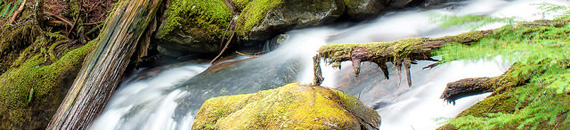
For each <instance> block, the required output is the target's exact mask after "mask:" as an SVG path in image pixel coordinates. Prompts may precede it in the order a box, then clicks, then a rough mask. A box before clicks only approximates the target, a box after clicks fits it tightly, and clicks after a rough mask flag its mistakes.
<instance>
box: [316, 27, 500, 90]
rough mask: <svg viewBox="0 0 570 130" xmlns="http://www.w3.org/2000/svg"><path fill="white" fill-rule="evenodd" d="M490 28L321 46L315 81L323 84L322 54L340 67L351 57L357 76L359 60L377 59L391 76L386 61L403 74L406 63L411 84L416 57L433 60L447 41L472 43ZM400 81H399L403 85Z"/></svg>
mask: <svg viewBox="0 0 570 130" xmlns="http://www.w3.org/2000/svg"><path fill="white" fill-rule="evenodd" d="M492 34H493V32H492V31H491V30H487V31H473V32H468V33H463V34H459V35H456V36H447V37H442V38H407V39H401V40H397V41H393V42H374V43H361V44H332V45H325V46H322V47H321V48H320V49H319V50H318V54H317V55H316V56H315V57H314V58H315V60H314V63H313V64H315V68H314V71H315V73H314V74H315V76H314V77H315V78H314V80H313V81H314V82H313V84H315V85H320V83H321V82H322V80H324V79H323V78H322V75H321V74H320V73H319V72H318V71H320V66H319V64H320V60H319V59H320V58H323V59H325V60H326V62H327V63H329V64H332V65H333V67H337V68H341V66H340V63H341V62H343V61H352V66H353V68H354V73H355V78H357V77H358V74H359V73H360V64H361V63H362V62H364V61H369V62H373V63H376V64H377V65H378V66H379V68H380V69H381V70H382V72H383V73H384V76H385V77H386V78H388V67H387V66H386V63H387V62H392V63H394V65H395V66H396V68H397V70H398V75H399V76H400V77H401V75H400V74H401V68H402V67H404V69H405V71H406V77H407V79H408V85H409V86H411V85H412V82H411V74H410V66H411V64H414V63H415V61H416V60H434V59H432V58H431V57H432V51H434V50H437V49H439V48H441V47H443V46H444V45H445V44H447V43H460V44H465V45H470V44H471V43H473V42H477V41H479V39H482V38H484V37H487V36H490V35H492ZM400 84H401V83H398V85H400Z"/></svg>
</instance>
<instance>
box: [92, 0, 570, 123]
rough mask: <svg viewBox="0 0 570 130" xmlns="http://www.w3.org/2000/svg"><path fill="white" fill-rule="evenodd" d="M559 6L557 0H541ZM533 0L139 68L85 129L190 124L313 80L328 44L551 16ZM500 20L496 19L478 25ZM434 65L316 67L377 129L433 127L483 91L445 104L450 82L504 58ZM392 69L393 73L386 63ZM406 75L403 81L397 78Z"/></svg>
mask: <svg viewBox="0 0 570 130" xmlns="http://www.w3.org/2000/svg"><path fill="white" fill-rule="evenodd" d="M544 1H546V2H549V3H553V4H565V5H568V3H569V2H567V1H562V0H544ZM541 2H543V1H538V0H467V1H461V2H451V3H447V4H445V6H442V8H437V9H429V10H426V9H407V10H404V11H395V12H389V13H387V14H386V15H384V16H381V17H379V18H377V19H374V20H369V21H365V22H361V23H358V24H356V25H353V26H349V27H347V26H346V25H348V24H344V23H338V24H336V25H330V26H325V27H314V28H307V29H301V30H293V31H289V32H287V36H286V37H287V38H286V39H285V40H284V41H282V42H281V43H280V46H279V47H277V48H276V49H274V50H273V51H271V52H269V53H267V54H264V55H262V56H260V57H258V58H247V57H239V58H237V59H235V60H234V61H230V62H226V63H223V64H217V65H214V66H209V65H208V64H206V63H187V64H185V65H182V66H179V67H161V68H155V69H147V70H144V71H142V72H140V73H138V74H137V75H134V76H133V77H131V78H130V80H128V81H129V82H125V83H123V84H122V85H121V86H120V88H119V90H117V92H116V94H115V95H114V96H113V97H112V99H111V100H110V102H109V105H108V106H107V107H106V108H105V111H104V112H103V113H102V115H101V116H100V117H99V118H98V120H97V121H96V122H95V123H94V124H93V125H91V129H121V130H123V129H137V130H138V129H143V130H163V129H168V130H170V129H190V128H191V125H192V122H193V118H194V116H195V114H196V113H197V111H198V110H199V109H200V106H201V104H202V103H203V102H204V101H205V100H207V99H209V98H212V97H217V96H225V95H235V94H245V93H255V92H258V91H261V90H267V89H272V88H277V87H280V86H282V85H285V84H288V83H292V82H300V83H305V84H308V83H311V82H312V79H313V74H312V69H313V65H312V57H313V56H314V55H315V54H316V50H317V49H318V48H319V47H320V46H322V45H326V44H342V43H362V42H382V41H393V40H397V39H401V38H407V37H442V36H446V35H455V34H459V33H462V32H468V31H470V30H471V29H469V28H463V27H450V28H441V27H440V26H439V23H438V22H435V21H434V20H432V19H431V18H432V17H433V15H434V14H448V15H467V14H475V15H487V16H494V17H517V18H520V20H525V21H529V20H536V19H544V18H546V19H548V18H552V16H553V15H554V14H548V15H546V14H543V13H540V12H541V11H540V10H539V9H538V6H537V5H536V4H538V3H541ZM502 25H504V23H497V24H492V25H487V26H484V27H481V28H479V29H491V28H497V27H500V26H502ZM435 58H437V57H435ZM433 63H434V62H431V61H419V62H418V64H416V65H412V68H411V70H412V72H411V74H412V82H413V85H412V86H407V85H406V84H402V85H401V86H398V85H397V84H398V80H399V79H398V76H397V75H398V74H397V73H390V75H389V76H390V79H388V80H387V79H385V78H384V76H383V74H382V72H381V71H380V70H379V69H378V68H377V67H376V65H374V64H369V63H366V62H365V63H363V64H362V70H361V73H360V76H359V77H358V78H356V79H355V78H354V73H353V70H352V67H351V63H348V62H346V63H342V66H343V68H342V69H340V70H338V69H333V68H332V67H331V66H330V65H327V64H322V65H321V66H322V68H323V76H324V77H325V80H324V81H323V84H322V85H323V86H325V87H330V88H334V89H338V90H341V91H343V92H345V93H348V94H350V95H353V96H355V97H358V98H360V100H362V102H363V103H365V104H366V105H369V106H371V107H374V108H375V109H376V110H377V111H378V113H379V114H380V115H381V117H382V125H381V129H435V128H437V127H438V126H439V125H442V122H444V121H445V120H446V119H448V118H451V117H454V116H455V115H457V114H458V113H459V112H461V111H462V110H464V109H466V108H468V107H469V106H471V105H473V104H474V103H476V102H477V101H479V100H481V99H483V98H484V97H486V96H487V95H488V94H483V95H477V96H472V97H468V98H463V99H460V100H458V101H457V104H455V105H452V104H447V103H446V102H444V101H443V100H442V99H440V98H439V95H440V94H441V93H442V92H443V89H444V88H445V85H446V84H447V83H448V82H452V81H456V80H459V79H462V78H468V77H482V76H497V75H500V74H502V73H503V72H504V71H506V70H507V69H508V67H509V65H510V63H509V62H505V61H503V60H501V58H500V57H497V58H495V59H486V60H480V61H454V62H450V63H447V64H443V65H439V66H437V67H435V68H431V69H422V68H423V67H426V66H428V65H430V64H433ZM388 67H389V69H390V72H396V70H395V67H394V66H393V65H392V64H388ZM403 80H405V79H403Z"/></svg>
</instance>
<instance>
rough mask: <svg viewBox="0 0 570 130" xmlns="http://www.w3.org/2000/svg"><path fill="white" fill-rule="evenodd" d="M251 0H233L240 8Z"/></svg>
mask: <svg viewBox="0 0 570 130" xmlns="http://www.w3.org/2000/svg"><path fill="white" fill-rule="evenodd" d="M250 1H251V0H232V2H233V3H234V6H236V8H237V9H238V10H243V9H244V8H245V7H246V6H247V4H249V2H250Z"/></svg>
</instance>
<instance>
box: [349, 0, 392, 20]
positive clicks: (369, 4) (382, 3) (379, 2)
mask: <svg viewBox="0 0 570 130" xmlns="http://www.w3.org/2000/svg"><path fill="white" fill-rule="evenodd" d="M344 2H345V4H346V13H347V15H348V16H349V17H350V18H351V19H356V20H363V19H365V18H370V17H372V16H376V15H379V14H380V13H381V12H383V11H385V9H386V5H387V4H388V0H344Z"/></svg>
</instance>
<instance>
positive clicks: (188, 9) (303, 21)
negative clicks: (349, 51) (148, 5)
mask: <svg viewBox="0 0 570 130" xmlns="http://www.w3.org/2000/svg"><path fill="white" fill-rule="evenodd" d="M232 2H233V4H234V6H235V8H236V10H237V12H238V14H232V11H231V10H230V8H229V7H228V6H227V5H226V4H225V3H224V1H223V0H172V1H171V4H170V7H168V9H167V10H166V11H165V13H164V17H165V20H164V21H163V23H162V24H161V26H160V27H159V29H158V31H157V34H156V38H157V39H158V41H159V46H161V47H162V52H163V53H166V51H178V52H183V53H179V54H176V53H170V54H176V55H171V56H179V55H184V54H188V53H216V52H218V51H219V50H221V47H220V43H221V40H222V39H223V38H224V37H225V38H226V40H227V38H228V37H229V35H230V33H231V31H230V30H228V28H229V26H230V23H231V21H232V20H234V22H235V23H236V27H235V32H236V34H237V36H236V37H239V39H242V40H267V39H269V38H271V37H273V36H275V35H278V34H280V33H283V32H285V31H288V30H291V29H298V28H305V27H311V26H317V25H322V24H324V23H330V22H332V21H334V20H336V18H338V17H340V16H341V15H342V14H343V13H344V8H345V6H344V2H343V1H342V0H310V1H306V0H251V1H247V0H233V1H232Z"/></svg>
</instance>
